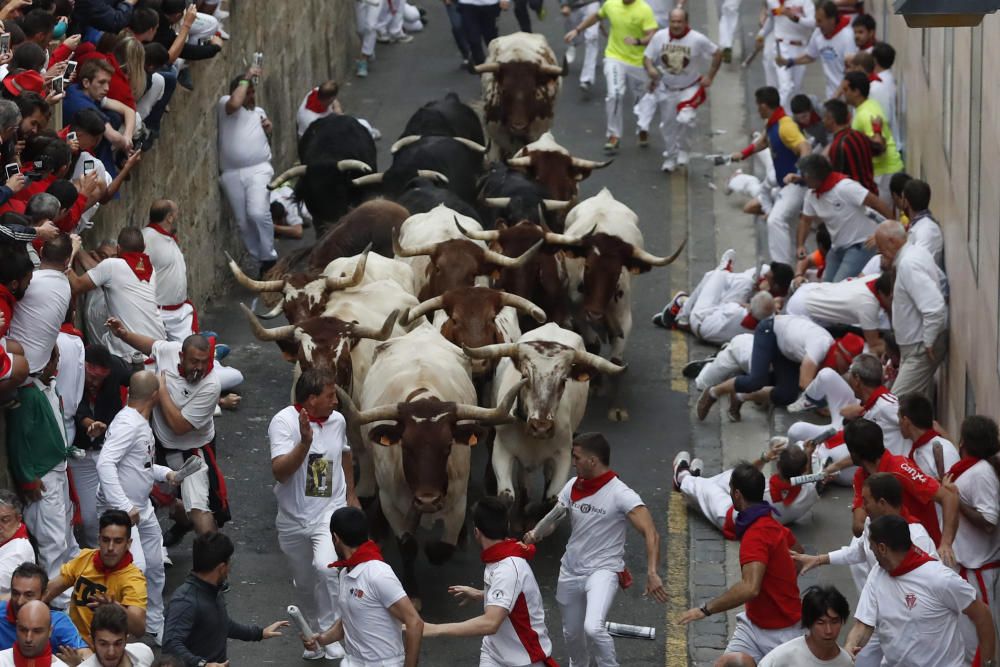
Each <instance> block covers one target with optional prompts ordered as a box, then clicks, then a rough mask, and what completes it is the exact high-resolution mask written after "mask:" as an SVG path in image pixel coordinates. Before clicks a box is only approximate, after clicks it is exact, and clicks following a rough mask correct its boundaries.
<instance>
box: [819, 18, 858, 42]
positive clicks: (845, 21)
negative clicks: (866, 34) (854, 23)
mask: <svg viewBox="0 0 1000 667" xmlns="http://www.w3.org/2000/svg"><path fill="white" fill-rule="evenodd" d="M849 25H851V19H850V18H848V17H847V16H841V17H840V20H839V21H837V27H835V28H834V29H833V32H831V33H830V34H829V35H823V36H824V37H826V38H827V39H833V36H834V35H836V34H837V33H838V32H840V31H841V30H843V29H844V28H846V27H847V26H849Z"/></svg>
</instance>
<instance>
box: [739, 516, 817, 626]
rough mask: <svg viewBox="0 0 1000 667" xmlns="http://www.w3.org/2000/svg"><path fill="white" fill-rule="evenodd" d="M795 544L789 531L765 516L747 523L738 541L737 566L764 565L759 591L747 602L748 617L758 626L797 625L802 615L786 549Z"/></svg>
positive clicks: (796, 578) (794, 572)
mask: <svg viewBox="0 0 1000 667" xmlns="http://www.w3.org/2000/svg"><path fill="white" fill-rule="evenodd" d="M793 544H795V537H794V536H793V535H792V531H790V530H788V529H787V528H785V527H784V526H782V525H781V524H780V523H778V522H777V521H775V520H774V517H773V516H770V515H768V516H764V517H761V518H759V519H757V520H756V521H754V522H753V524H751V525H750V527H749V528H747V531H746V532H745V533H743V539H742V540H741V541H740V567H742V566H744V565H746V564H747V563H763V564H764V567H765V568H766V569H765V571H764V580H763V581H762V582H761V585H760V594H759V595H758V596H757V597H755V598H754V599H753V600H750V601H749V602H747V604H746V610H747V618H749V619H750V622H751V623H753V624H754V625H756V626H757V627H759V628H764V629H765V630H778V629H781V628H788V627H791V626H793V625H797V624H798V622H799V620H800V619H801V618H802V602H801V601H800V600H799V582H798V576H799V575H798V572H797V571H796V569H795V563H794V562H793V561H792V557H791V556H790V555H788V550H789V549H790V548H791V546H792V545H793Z"/></svg>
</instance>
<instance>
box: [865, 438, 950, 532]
mask: <svg viewBox="0 0 1000 667" xmlns="http://www.w3.org/2000/svg"><path fill="white" fill-rule="evenodd" d="M878 472H888V473H892V475H893V476H895V477H896V479H898V480H899V481H900V483H901V484H902V485H903V510H904V512H909V513H910V514H912V515H913V516H914V517H915V518H916V519H917V520H918V521H919V522H920V523H921V524H922V525H923V527H924V528H925V529H926V530H927V534H928V535H930V536H931V539H932V540H934V544H935V545H939V544H941V525H940V524H939V523H938V515H937V509H936V508H935V507H934V496H935V495H936V494H937V492H938V488H939V487H940V484H938V481H937V480H936V479H934V478H933V477H931V476H929V475H926V474H924V471H923V470H921V469H920V467H919V466H918V465H917V464H916V463H914V462H913V461H912V460H910V459H908V458H906V457H905V456H897V455H895V454H890V453H889V452H886V453H885V454H883V455H882V458H881V459H879V462H878ZM866 479H868V473H866V472H865V469H864V468H862V467H860V466H859V467H858V469H857V471H856V472H855V473H854V504H853V505H852V506H851V507H852V509H857V508H859V507H861V487H863V486H864V484H865V480H866Z"/></svg>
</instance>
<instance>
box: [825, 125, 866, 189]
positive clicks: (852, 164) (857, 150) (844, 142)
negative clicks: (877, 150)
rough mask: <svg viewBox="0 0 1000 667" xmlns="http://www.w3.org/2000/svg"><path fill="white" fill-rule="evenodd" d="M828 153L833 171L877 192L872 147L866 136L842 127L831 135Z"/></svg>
mask: <svg viewBox="0 0 1000 667" xmlns="http://www.w3.org/2000/svg"><path fill="white" fill-rule="evenodd" d="M829 155H830V163H831V164H832V165H833V170H834V171H839V172H841V173H842V174H847V175H848V176H850V177H851V178H852V179H853V180H855V181H857V182H858V183H860V184H861V185H863V186H865V187H866V188H868V190H869V192H871V193H872V194H874V195H877V194H878V186H877V185H875V171H874V168H873V166H872V147H871V142H870V141H869V140H868V137H866V136H865V135H864V134H862V133H861V132H858V131H857V130H852V129H851V128H849V127H848V128H844V129H843V130H840V131H838V132H837V133H836V134H834V135H833V139H832V140H831V141H830V151H829Z"/></svg>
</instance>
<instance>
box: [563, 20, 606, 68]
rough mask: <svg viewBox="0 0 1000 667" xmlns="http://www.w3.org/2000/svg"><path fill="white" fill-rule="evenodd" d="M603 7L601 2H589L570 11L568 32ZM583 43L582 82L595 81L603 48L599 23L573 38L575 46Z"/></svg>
mask: <svg viewBox="0 0 1000 667" xmlns="http://www.w3.org/2000/svg"><path fill="white" fill-rule="evenodd" d="M600 8H601V3H599V2H589V3H587V4H586V5H583V6H582V7H578V8H577V9H573V10H571V11H570V13H569V16H567V17H566V21H565V23H566V32H569V31H570V29H572V28H574V27H576V26H578V25H580V24H581V23H583V20H584V19H585V18H587V17H588V16H590V15H591V14H596V13H597V10H598V9H600ZM581 42H582V43H583V46H584V52H583V64H582V65H581V66H580V83H594V78H595V76H596V75H597V56H598V54H599V53H600V49H601V33H600V27H599V25H598V24H597V23H595V24H594V25H592V26H590V27H589V28H587V29H586V30H584V31H583V34H582V35H577V37H576V39H575V40H573V46H574V47H575V46H579V45H580V43H581Z"/></svg>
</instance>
